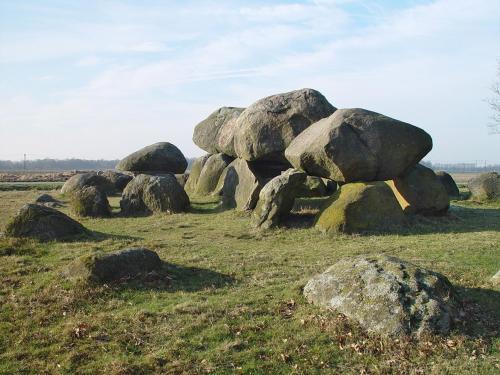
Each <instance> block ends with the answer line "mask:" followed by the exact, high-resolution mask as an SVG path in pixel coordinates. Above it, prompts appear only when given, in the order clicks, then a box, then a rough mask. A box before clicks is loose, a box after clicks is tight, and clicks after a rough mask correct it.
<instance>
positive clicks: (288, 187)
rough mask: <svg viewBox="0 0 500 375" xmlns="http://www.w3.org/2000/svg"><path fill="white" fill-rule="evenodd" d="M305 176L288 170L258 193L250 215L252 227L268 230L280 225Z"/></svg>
mask: <svg viewBox="0 0 500 375" xmlns="http://www.w3.org/2000/svg"><path fill="white" fill-rule="evenodd" d="M305 179H306V174H305V173H304V172H301V171H299V170H296V169H289V170H287V171H285V172H283V173H282V174H281V175H279V176H277V177H274V178H273V179H272V180H271V181H269V182H268V183H267V184H266V185H265V186H264V187H263V188H262V190H261V191H260V193H259V201H258V203H257V207H255V210H254V212H253V215H252V224H253V226H254V227H257V228H262V229H269V228H273V227H276V226H277V225H279V224H280V222H281V221H282V220H283V218H284V217H285V216H286V215H288V214H289V213H290V211H291V209H292V207H293V204H294V202H295V198H296V197H297V193H298V192H299V190H300V189H301V187H302V185H303V183H304V181H305Z"/></svg>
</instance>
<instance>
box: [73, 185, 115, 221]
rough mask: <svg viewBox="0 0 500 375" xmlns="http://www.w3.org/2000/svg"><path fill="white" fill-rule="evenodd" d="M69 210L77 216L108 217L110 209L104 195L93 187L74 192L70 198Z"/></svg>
mask: <svg viewBox="0 0 500 375" xmlns="http://www.w3.org/2000/svg"><path fill="white" fill-rule="evenodd" d="M71 208H72V210H73V212H74V213H75V214H76V215H78V216H82V217H85V216H89V217H110V216H111V207H110V205H109V202H108V197H107V196H106V193H105V192H103V191H100V190H99V189H97V188H96V187H95V186H87V187H84V188H83V189H81V190H78V191H77V192H75V193H74V194H73V196H72V198H71Z"/></svg>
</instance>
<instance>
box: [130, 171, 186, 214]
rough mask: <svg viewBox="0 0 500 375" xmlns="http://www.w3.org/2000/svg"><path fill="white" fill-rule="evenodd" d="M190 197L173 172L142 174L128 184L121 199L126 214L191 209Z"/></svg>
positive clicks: (174, 211)
mask: <svg viewBox="0 0 500 375" xmlns="http://www.w3.org/2000/svg"><path fill="white" fill-rule="evenodd" d="M189 206H190V202H189V197H188V195H187V194H186V192H185V191H184V188H183V187H182V186H181V185H180V184H179V183H178V182H177V179H176V178H175V176H174V175H172V174H163V175H158V176H153V175H146V174H140V175H138V176H136V177H134V179H133V180H132V181H131V182H130V183H129V184H128V185H127V187H126V188H125V190H124V191H123V194H122V199H121V200H120V207H121V210H122V213H123V214H125V215H136V214H150V213H153V212H165V213H170V214H172V213H178V212H185V211H187V210H188V209H189Z"/></svg>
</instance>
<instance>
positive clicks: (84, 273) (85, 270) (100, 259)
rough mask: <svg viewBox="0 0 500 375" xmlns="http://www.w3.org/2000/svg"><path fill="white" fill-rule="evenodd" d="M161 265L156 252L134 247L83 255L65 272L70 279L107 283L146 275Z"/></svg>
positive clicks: (157, 269)
mask: <svg viewBox="0 0 500 375" xmlns="http://www.w3.org/2000/svg"><path fill="white" fill-rule="evenodd" d="M161 267H162V261H161V259H160V257H159V256H158V254H156V252H154V251H151V250H149V249H141V248H134V249H126V250H120V251H115V252H112V253H107V254H106V253H104V254H93V255H87V256H83V257H81V258H79V259H77V260H76V261H75V262H73V263H71V264H70V266H69V267H68V269H67V270H66V272H65V273H66V275H67V276H68V277H69V278H70V279H75V280H82V281H85V282H95V283H107V282H116V281H121V280H123V279H129V278H136V277H139V276H145V275H147V274H148V273H150V272H154V271H159V270H160V269H161Z"/></svg>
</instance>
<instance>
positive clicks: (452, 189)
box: [436, 171, 460, 199]
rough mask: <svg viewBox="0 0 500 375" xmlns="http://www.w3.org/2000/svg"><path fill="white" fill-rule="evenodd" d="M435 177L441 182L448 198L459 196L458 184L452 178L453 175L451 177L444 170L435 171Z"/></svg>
mask: <svg viewBox="0 0 500 375" xmlns="http://www.w3.org/2000/svg"><path fill="white" fill-rule="evenodd" d="M436 177H437V178H438V180H439V181H441V183H442V184H443V186H444V188H445V190H446V192H447V193H448V196H449V197H450V199H459V198H460V190H458V186H457V184H456V182H455V180H454V179H453V177H451V175H450V174H449V173H446V172H444V171H438V172H436Z"/></svg>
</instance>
